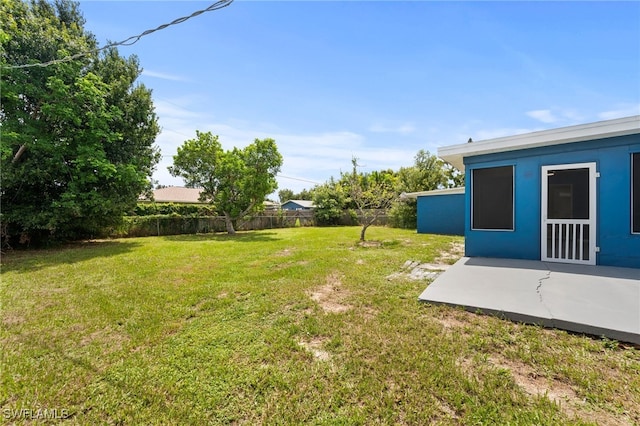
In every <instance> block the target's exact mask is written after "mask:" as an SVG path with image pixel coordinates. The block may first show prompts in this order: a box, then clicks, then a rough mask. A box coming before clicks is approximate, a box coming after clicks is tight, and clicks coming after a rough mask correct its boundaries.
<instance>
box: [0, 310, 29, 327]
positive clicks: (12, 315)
mask: <svg viewBox="0 0 640 426" xmlns="http://www.w3.org/2000/svg"><path fill="white" fill-rule="evenodd" d="M24 321H25V319H24V316H23V315H20V314H18V313H17V312H5V313H4V315H3V316H2V324H3V325H5V326H7V327H10V326H14V325H20V324H22V323H24Z"/></svg>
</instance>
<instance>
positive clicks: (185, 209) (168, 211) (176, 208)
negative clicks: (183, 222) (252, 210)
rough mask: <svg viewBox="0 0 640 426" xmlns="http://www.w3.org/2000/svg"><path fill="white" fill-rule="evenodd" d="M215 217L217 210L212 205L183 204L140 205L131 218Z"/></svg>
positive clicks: (131, 213)
mask: <svg viewBox="0 0 640 426" xmlns="http://www.w3.org/2000/svg"><path fill="white" fill-rule="evenodd" d="M156 215H179V216H191V217H197V216H215V215H216V209H215V207H214V206H212V205H210V204H181V203H138V205H137V206H136V208H135V209H134V210H133V211H132V212H130V213H129V216H156Z"/></svg>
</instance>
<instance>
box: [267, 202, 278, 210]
mask: <svg viewBox="0 0 640 426" xmlns="http://www.w3.org/2000/svg"><path fill="white" fill-rule="evenodd" d="M263 204H264V208H265V209H266V210H277V209H278V208H280V203H276V202H275V201H269V200H266V201H265V202H264V203H263Z"/></svg>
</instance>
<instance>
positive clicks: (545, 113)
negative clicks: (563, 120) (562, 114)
mask: <svg viewBox="0 0 640 426" xmlns="http://www.w3.org/2000/svg"><path fill="white" fill-rule="evenodd" d="M527 115H528V116H529V117H531V118H533V119H535V120H538V121H541V122H543V123H555V122H557V121H558V120H559V119H558V117H556V116H555V115H554V114H553V113H552V112H551V110H549V109H537V110H533V111H527Z"/></svg>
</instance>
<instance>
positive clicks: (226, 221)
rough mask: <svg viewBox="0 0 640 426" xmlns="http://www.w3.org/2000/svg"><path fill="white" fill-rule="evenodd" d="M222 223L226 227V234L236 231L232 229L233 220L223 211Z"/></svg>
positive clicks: (232, 233)
mask: <svg viewBox="0 0 640 426" xmlns="http://www.w3.org/2000/svg"><path fill="white" fill-rule="evenodd" d="M224 224H225V225H226V227H227V234H229V235H234V234H235V233H236V230H235V229H233V220H232V219H231V216H229V213H227V212H224Z"/></svg>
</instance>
